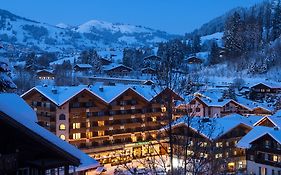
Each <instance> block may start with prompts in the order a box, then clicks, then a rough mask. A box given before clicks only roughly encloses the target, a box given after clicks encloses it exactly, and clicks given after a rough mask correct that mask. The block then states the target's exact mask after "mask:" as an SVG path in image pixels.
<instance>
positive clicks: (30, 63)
mask: <svg viewBox="0 0 281 175" xmlns="http://www.w3.org/2000/svg"><path fill="white" fill-rule="evenodd" d="M25 59H26V62H25V69H26V70H28V71H30V72H35V71H36V69H37V68H38V66H37V63H36V62H37V61H36V60H37V57H36V55H35V53H34V52H32V53H30V54H28V55H27V57H26V58H25Z"/></svg>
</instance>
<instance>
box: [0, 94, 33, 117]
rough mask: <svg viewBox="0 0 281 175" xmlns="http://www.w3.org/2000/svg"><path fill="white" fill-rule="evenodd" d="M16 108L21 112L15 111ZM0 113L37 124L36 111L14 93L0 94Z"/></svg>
mask: <svg viewBox="0 0 281 175" xmlns="http://www.w3.org/2000/svg"><path fill="white" fill-rule="evenodd" d="M15 107H16V108H17V109H20V110H15ZM0 111H2V112H4V113H5V114H7V115H9V116H22V117H24V118H25V119H26V120H28V121H31V122H37V116H36V113H35V112H34V110H33V109H32V108H31V107H30V106H29V105H27V104H26V102H25V101H24V100H23V99H22V98H20V97H19V96H18V95H16V94H13V93H0Z"/></svg>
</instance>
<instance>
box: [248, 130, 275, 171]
mask: <svg viewBox="0 0 281 175" xmlns="http://www.w3.org/2000/svg"><path fill="white" fill-rule="evenodd" d="M246 154H247V162H248V163H247V164H248V173H258V174H261V175H265V174H272V175H273V174H275V175H279V174H281V144H280V142H279V141H276V140H275V139H274V138H273V137H272V136H271V135H269V134H265V135H264V136H262V137H260V138H258V139H256V140H254V141H253V142H252V143H251V147H250V149H247V151H246Z"/></svg>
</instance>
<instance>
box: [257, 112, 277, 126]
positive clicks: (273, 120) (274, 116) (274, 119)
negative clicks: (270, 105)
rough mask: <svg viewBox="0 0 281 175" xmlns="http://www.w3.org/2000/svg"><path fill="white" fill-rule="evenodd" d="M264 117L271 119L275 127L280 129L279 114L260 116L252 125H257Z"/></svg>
mask: <svg viewBox="0 0 281 175" xmlns="http://www.w3.org/2000/svg"><path fill="white" fill-rule="evenodd" d="M264 119H268V120H269V121H271V123H273V124H274V126H275V127H278V128H279V129H281V116H276V115H272V116H265V117H263V118H261V119H260V120H258V121H257V122H256V123H255V124H254V125H255V126H258V124H259V123H260V122H261V121H263V120H264Z"/></svg>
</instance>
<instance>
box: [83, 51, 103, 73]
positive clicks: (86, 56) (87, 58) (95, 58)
mask: <svg viewBox="0 0 281 175" xmlns="http://www.w3.org/2000/svg"><path fill="white" fill-rule="evenodd" d="M79 60H80V63H82V64H90V65H92V66H93V71H94V72H100V71H101V58H100V56H99V55H98V53H97V51H96V50H94V49H90V50H84V51H82V52H81V54H80V57H79Z"/></svg>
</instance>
